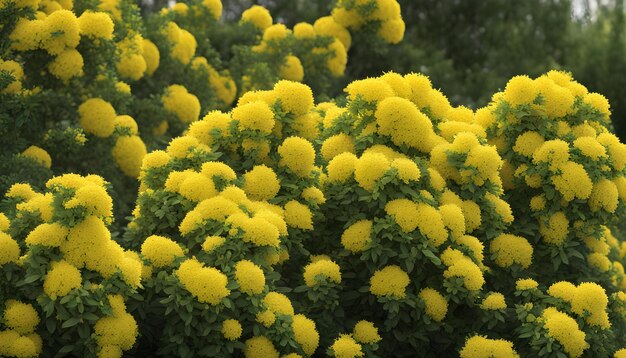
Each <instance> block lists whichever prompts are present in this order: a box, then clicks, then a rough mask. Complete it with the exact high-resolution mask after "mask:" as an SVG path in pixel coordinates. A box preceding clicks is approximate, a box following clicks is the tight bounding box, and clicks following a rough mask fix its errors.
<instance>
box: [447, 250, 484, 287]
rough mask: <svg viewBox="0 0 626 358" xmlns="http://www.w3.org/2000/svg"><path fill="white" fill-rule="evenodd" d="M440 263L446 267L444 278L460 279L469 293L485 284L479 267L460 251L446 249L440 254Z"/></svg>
mask: <svg viewBox="0 0 626 358" xmlns="http://www.w3.org/2000/svg"><path fill="white" fill-rule="evenodd" d="M441 261H443V263H444V264H445V265H446V266H448V268H447V269H446V271H444V273H443V276H444V277H445V278H450V277H461V278H463V283H464V286H465V288H466V289H468V290H470V291H476V290H480V288H481V287H482V286H483V285H484V284H485V278H484V277H483V273H482V271H481V269H480V267H479V266H478V265H477V264H476V263H474V261H472V260H471V259H470V258H469V257H467V256H465V255H464V254H463V253H462V252H461V251H459V250H455V249H452V248H447V249H446V250H445V251H444V252H443V253H442V254H441Z"/></svg>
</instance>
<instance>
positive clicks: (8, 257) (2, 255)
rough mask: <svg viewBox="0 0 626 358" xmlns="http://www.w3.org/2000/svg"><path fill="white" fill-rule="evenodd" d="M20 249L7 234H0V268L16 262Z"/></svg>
mask: <svg viewBox="0 0 626 358" xmlns="http://www.w3.org/2000/svg"><path fill="white" fill-rule="evenodd" d="M19 257H20V247H19V245H18V244H17V241H15V240H13V238H11V236H9V234H5V233H3V232H0V266H2V265H5V264H7V263H9V262H15V263H17V262H18V259H19Z"/></svg>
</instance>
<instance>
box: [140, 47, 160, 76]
mask: <svg viewBox="0 0 626 358" xmlns="http://www.w3.org/2000/svg"><path fill="white" fill-rule="evenodd" d="M142 45H143V53H142V56H143V58H144V61H145V63H146V72H145V73H146V74H147V75H148V76H152V74H153V73H154V71H156V69H157V68H158V67H159V61H160V58H161V55H160V53H159V48H158V47H157V46H156V45H155V44H154V42H152V41H150V40H148V39H143V42H142Z"/></svg>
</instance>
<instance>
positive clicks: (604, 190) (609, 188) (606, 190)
mask: <svg viewBox="0 0 626 358" xmlns="http://www.w3.org/2000/svg"><path fill="white" fill-rule="evenodd" d="M618 203H619V192H618V191H617V186H616V185H615V183H613V182H612V181H610V180H608V179H600V180H599V181H598V182H596V183H594V185H593V190H592V191H591V195H590V196H589V207H590V208H591V211H598V210H600V209H603V210H605V211H607V212H609V213H614V212H615V210H616V209H617V205H618Z"/></svg>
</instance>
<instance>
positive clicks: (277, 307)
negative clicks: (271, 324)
mask: <svg viewBox="0 0 626 358" xmlns="http://www.w3.org/2000/svg"><path fill="white" fill-rule="evenodd" d="M263 303H264V304H265V306H267V308H268V309H269V310H270V311H272V312H275V313H280V314H284V315H288V316H293V315H294V310H293V306H292V305H291V301H290V300H289V298H288V297H287V296H285V295H283V294H282V293H278V292H269V293H268V294H267V295H266V296H265V298H263Z"/></svg>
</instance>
